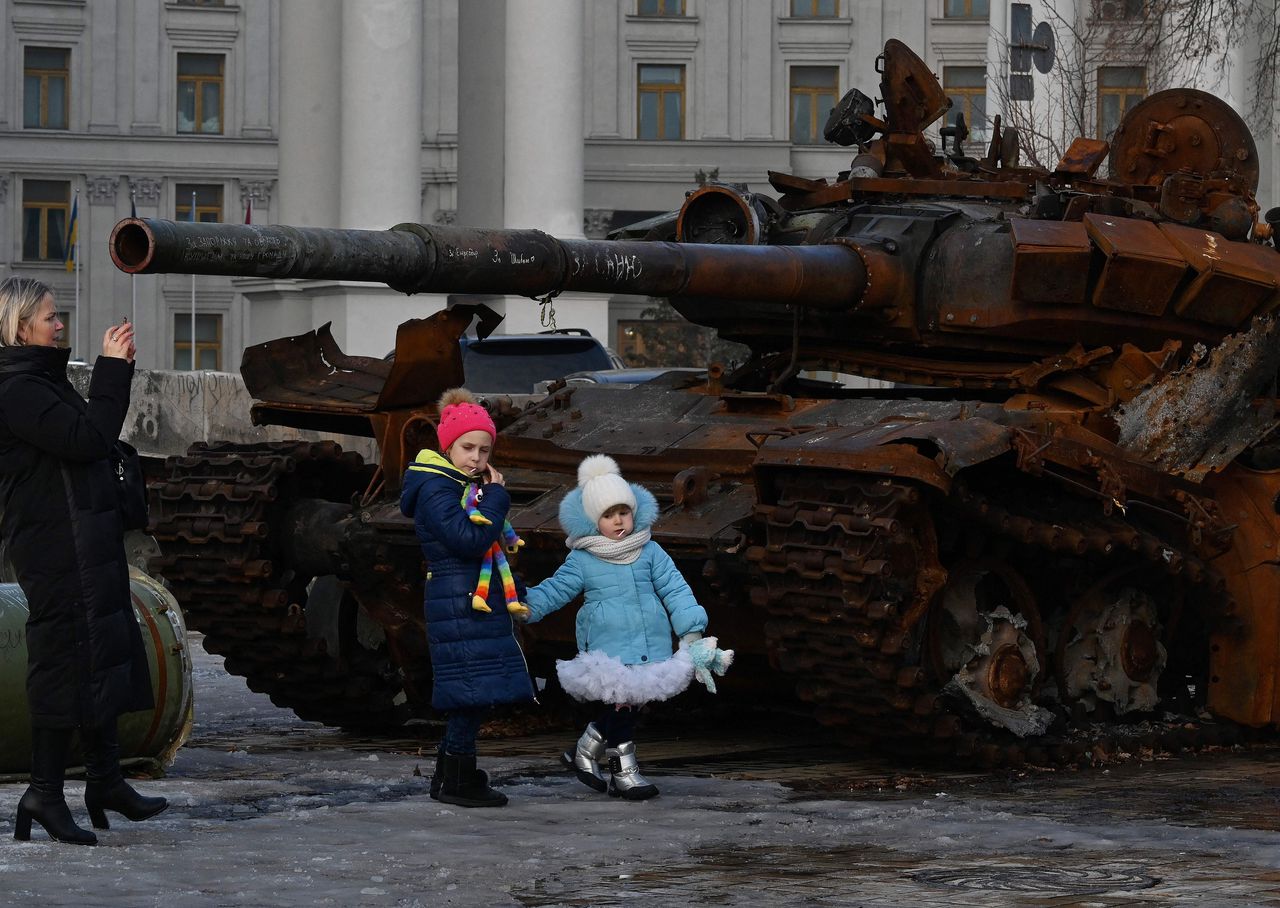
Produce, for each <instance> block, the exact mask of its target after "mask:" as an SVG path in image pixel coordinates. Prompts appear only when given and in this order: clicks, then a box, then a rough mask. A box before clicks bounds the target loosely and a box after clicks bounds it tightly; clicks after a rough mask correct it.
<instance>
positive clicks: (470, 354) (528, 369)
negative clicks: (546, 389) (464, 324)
mask: <svg viewBox="0 0 1280 908" xmlns="http://www.w3.org/2000/svg"><path fill="white" fill-rule="evenodd" d="M611 365H612V363H611V362H610V361H609V354H608V353H606V352H605V350H604V348H603V347H601V346H600V343H599V342H598V341H597V340H596V339H595V338H593V337H574V336H563V335H546V336H541V337H538V338H528V339H525V338H513V339H510V340H507V339H505V338H504V339H489V340H485V341H477V340H471V341H470V342H469V343H464V344H463V345H462V370H463V373H464V374H465V375H466V382H467V387H468V388H470V389H471V390H472V391H477V392H480V393H488V394H494V393H499V392H501V393H507V394H531V393H533V391H534V390H535V386H536V385H537V384H538V382H545V381H553V380H555V379H557V378H562V377H564V376H565V375H568V374H569V373H570V372H583V371H587V370H591V369H608V368H609V367H610V366H611Z"/></svg>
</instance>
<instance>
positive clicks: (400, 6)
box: [313, 0, 440, 356]
mask: <svg viewBox="0 0 1280 908" xmlns="http://www.w3.org/2000/svg"><path fill="white" fill-rule="evenodd" d="M341 6H342V36H341V47H342V54H341V56H342V88H341V95H340V97H341V107H342V113H341V119H340V126H339V131H340V142H339V147H340V149H341V164H340V171H341V172H340V177H339V189H338V205H339V210H338V218H339V221H340V222H341V225H342V227H344V228H347V229H362V230H387V229H389V228H391V227H393V226H394V225H396V224H399V223H401V222H403V221H415V222H417V221H421V220H422V65H423V60H422V48H423V40H422V29H423V15H422V4H421V2H420V0H345V2H343V3H342V4H341ZM313 298H314V299H315V303H314V306H315V308H314V313H313V318H314V320H315V322H316V324H317V325H318V324H322V323H323V322H325V321H332V322H333V336H334V339H335V340H337V342H338V345H339V346H341V347H342V349H343V350H345V351H346V352H347V353H351V354H356V355H361V356H382V355H384V354H385V353H387V351H389V350H390V349H391V348H392V347H394V346H395V337H396V328H397V327H398V326H399V324H400V323H401V322H403V321H406V320H408V319H410V318H421V317H425V316H427V315H430V314H431V312H433V311H435V310H436V309H438V308H440V304H439V302H436V301H434V300H430V298H424V297H417V298H410V297H408V296H405V295H404V294H402V293H397V292H396V291H394V290H391V289H390V288H388V287H383V286H379V285H376V284H358V283H345V282H344V283H342V284H341V285H339V286H334V287H332V288H331V289H329V290H328V291H327V292H326V293H325V294H323V295H321V296H317V297H313Z"/></svg>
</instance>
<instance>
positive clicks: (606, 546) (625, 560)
mask: <svg viewBox="0 0 1280 908" xmlns="http://www.w3.org/2000/svg"><path fill="white" fill-rule="evenodd" d="M650 535H651V534H650V533H649V531H648V530H637V531H636V532H634V533H632V534H631V535H630V536H623V537H622V538H621V539H610V538H608V537H607V536H596V535H592V536H570V537H569V538H568V539H566V540H565V542H564V544H565V545H566V546H568V547H569V548H571V549H585V550H586V551H588V552H590V553H591V554H592V555H595V556H596V557H597V558H599V559H601V560H602V561H608V562H610V563H612V564H631V562H633V561H635V560H636V559H637V558H639V557H640V550H641V549H643V548H644V544H645V543H646V542H648V541H649V537H650Z"/></svg>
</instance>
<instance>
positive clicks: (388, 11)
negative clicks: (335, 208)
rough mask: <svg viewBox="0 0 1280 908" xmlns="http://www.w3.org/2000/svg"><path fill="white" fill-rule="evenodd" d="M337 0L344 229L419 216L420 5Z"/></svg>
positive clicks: (398, 0)
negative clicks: (339, 38)
mask: <svg viewBox="0 0 1280 908" xmlns="http://www.w3.org/2000/svg"><path fill="white" fill-rule="evenodd" d="M341 6H342V92H341V98H342V114H341V126H340V129H341V143H340V145H341V153H342V164H341V168H342V176H341V193H340V200H339V201H340V218H341V221H342V226H343V227H344V228H347V229H360V230H385V229H386V228H388V227H391V226H392V225H394V224H398V223H400V222H402V221H419V220H421V219H422V6H421V3H420V2H419V0H346V2H344V3H342V4H341Z"/></svg>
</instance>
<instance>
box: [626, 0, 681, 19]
mask: <svg viewBox="0 0 1280 908" xmlns="http://www.w3.org/2000/svg"><path fill="white" fill-rule="evenodd" d="M636 15H637V16H683V15H684V0H640V2H639V3H637V4H636Z"/></svg>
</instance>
